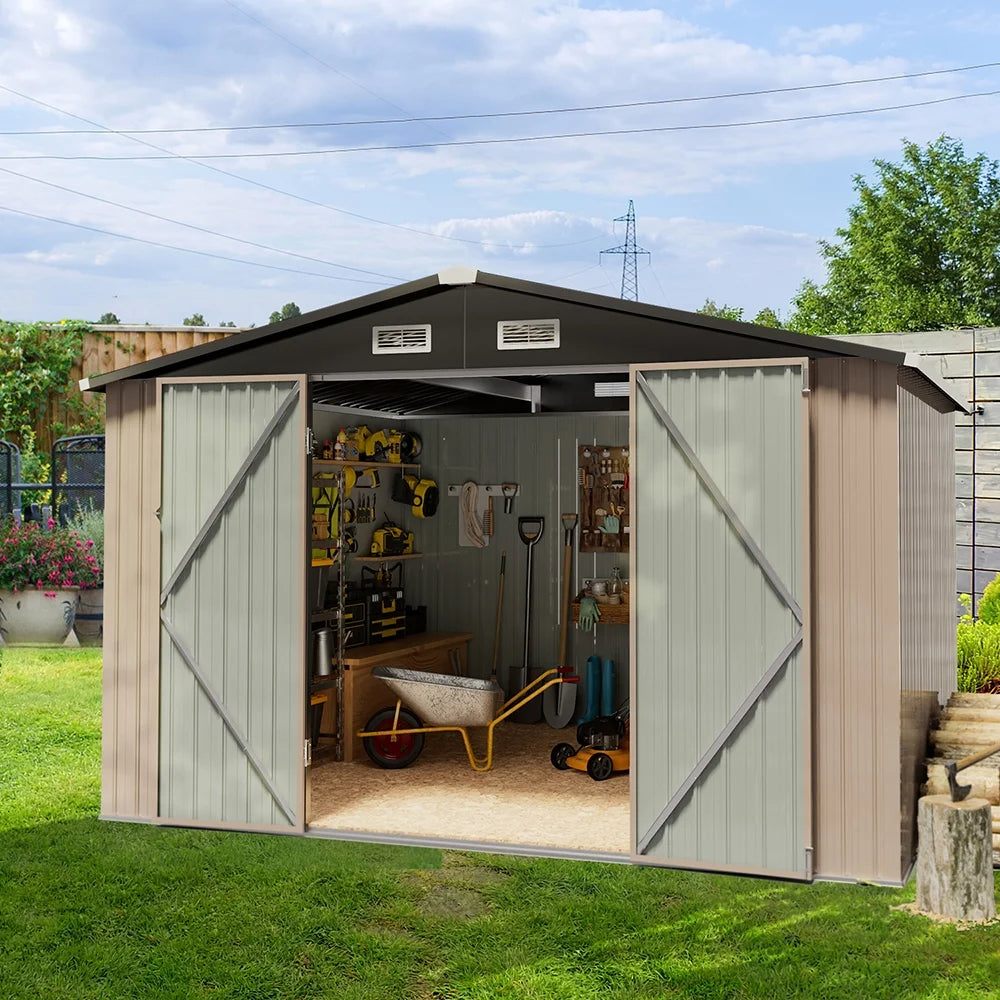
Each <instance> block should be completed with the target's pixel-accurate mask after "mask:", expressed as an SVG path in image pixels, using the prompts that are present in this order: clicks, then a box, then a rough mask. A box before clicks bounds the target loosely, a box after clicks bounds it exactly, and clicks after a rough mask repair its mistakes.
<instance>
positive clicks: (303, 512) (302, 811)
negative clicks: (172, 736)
mask: <svg viewBox="0 0 1000 1000" xmlns="http://www.w3.org/2000/svg"><path fill="white" fill-rule="evenodd" d="M260 382H266V383H275V384H279V385H292V386H293V388H292V391H291V393H290V395H289V396H288V397H287V399H286V401H285V402H284V403H283V404H282V405H281V406H280V407H279V409H278V411H277V412H276V414H275V416H274V418H272V419H271V420H270V421H269V423H268V426H267V427H266V428H265V429H264V431H263V432H262V433H260V434H259V435H258V436H257V439H256V441H255V442H254V444H253V446H252V448H251V451H250V452H249V454H248V455H247V456H246V459H245V461H243V462H242V463H241V466H240V468H239V470H238V471H237V473H236V474H235V475H234V476H232V477H231V478H230V481H229V483H228V485H227V487H226V488H225V489H224V490H223V491H222V492H221V494H220V495H219V497H218V500H217V501H216V503H215V505H214V506H213V509H212V511H211V513H210V514H209V516H208V519H207V520H206V521H205V522H204V523H203V524H202V526H201V528H200V530H199V531H198V533H197V535H196V537H195V539H194V540H193V541H192V543H191V544H190V546H189V547H188V549H187V551H186V552H185V554H184V555H183V556H182V558H181V563H180V564H179V565H178V567H177V568H175V569H174V570H173V571H172V572H171V575H170V578H169V579H168V580H166V581H164V582H162V583H161V585H160V587H159V590H158V597H157V610H158V612H159V614H158V618H157V627H158V631H159V632H160V634H161V641H162V637H169V640H170V642H171V643H172V645H173V648H174V649H175V650H176V651H177V652H178V653H179V655H180V657H181V659H182V660H183V661H184V663H185V664H186V665H187V667H188V669H189V671H190V672H191V674H192V676H193V677H194V679H195V682H196V684H197V686H198V688H199V690H200V691H201V693H202V695H203V696H205V698H207V700H208V702H209V703H210V704H211V706H212V708H213V709H214V711H215V713H216V715H217V716H218V718H219V719H220V720H221V722H222V724H223V727H224V729H225V731H226V732H227V733H228V735H229V736H230V737H231V738H232V739H233V741H234V742H235V743H236V745H237V746H238V747H239V749H240V750H241V751H242V752H243V753H244V755H245V756H246V758H247V762H248V763H249V765H250V767H251V769H252V771H253V772H255V773H256V774H257V776H258V778H259V779H260V780H261V783H262V784H263V785H264V787H265V788H266V789H267V791H268V793H269V794H270V796H271V797H272V799H273V800H274V802H275V804H276V805H277V806H278V810H279V812H280V813H282V814H284V815H285V816H286V817H287V818H288V820H289V822H288V824H287V825H284V824H265V823H252V822H244V821H228V820H216V819H203V818H200V817H196V818H191V817H186V816H184V817H172V816H167V815H164V814H163V811H162V804H161V802H160V796H159V794H158V795H157V817H156V822H157V823H158V824H160V825H164V826H183V827H208V828H212V829H227V830H246V831H253V832H269V833H284V834H303V833H305V830H306V824H307V819H308V816H307V812H308V802H309V769H310V764H311V753H310V751H309V745H308V743H307V732H308V729H307V725H308V724H307V719H306V714H307V700H308V699H307V690H308V679H307V676H306V633H307V631H308V626H307V614H306V592H307V574H308V567H307V563H306V555H307V550H306V541H305V539H306V523H307V521H306V518H307V507H308V498H309V492H308V490H307V478H308V468H309V464H308V461H307V460H308V458H309V456H308V454H307V445H308V434H309V428H310V424H311V418H310V409H309V403H310V396H309V380H308V376H306V375H237V376H229V375H222V376H189V377H178V378H159V379H157V380H156V425H157V427H158V428H159V429H160V433H159V444H160V456H159V461H158V462H157V467H156V474H157V481H156V490H155V494H154V495H155V496H157V497H159V503H160V506H158V507H157V509H156V517H157V520H159V519H160V517H161V512H162V503H163V481H162V476H163V390H164V388H165V387H167V386H172V385H223V384H227V383H228V384H235V385H245V384H248V383H260ZM290 421H291V422H292V423H293V424H294V425H296V427H297V432H295V433H294V438H295V439H297V441H298V442H299V444H298V446H297V447H296V450H295V454H296V455H297V456H298V461H297V466H296V470H295V478H296V479H297V480H298V482H299V503H298V504H297V507H296V509H297V510H298V517H299V522H300V523H299V525H298V531H297V532H296V533H295V534H296V536H297V537H298V539H299V540H300V542H301V544H299V545H297V546H296V547H295V548H294V550H293V552H292V553H290V554H291V556H292V558H293V559H295V558H297V559H298V560H299V563H300V565H299V566H298V572H297V573H296V574H295V575H296V576H297V578H298V580H299V585H298V601H297V603H298V606H299V610H300V612H301V614H300V619H301V620H300V622H299V626H300V627H299V628H298V629H297V630H296V632H295V634H296V637H297V638H296V647H297V648H296V649H295V650H294V652H293V655H292V657H291V658H290V659H291V661H292V663H293V664H294V663H298V664H299V669H297V670H294V672H293V685H294V687H293V695H294V700H295V701H294V703H295V704H296V705H297V706H298V709H297V711H296V713H295V720H296V721H295V726H294V732H293V736H292V739H293V743H294V749H295V753H296V755H297V758H298V759H300V760H301V761H302V770H301V772H299V774H300V780H298V781H296V782H295V790H294V797H286V796H285V795H283V794H282V790H281V789H278V788H276V787H275V785H274V781H273V778H272V776H271V775H270V773H269V772H268V769H267V767H266V766H265V765H264V764H263V762H262V761H260V760H259V758H258V756H257V754H255V753H254V751H253V749H252V746H251V745H250V740H249V737H248V735H247V734H246V733H244V732H243V730H242V727H240V725H239V723H238V721H237V720H235V719H233V718H232V717H231V715H230V714H229V713H228V712H227V711H226V708H225V704H224V700H223V698H222V696H221V695H220V693H219V692H218V691H217V690H216V689H215V687H214V686H213V685H212V684H211V681H210V679H209V678H207V677H206V676H205V674H204V671H203V670H202V669H201V668H200V666H199V664H198V663H197V661H196V660H195V659H194V657H193V655H192V653H191V650H190V649H189V648H188V646H187V645H186V644H185V643H184V640H183V635H182V634H180V632H179V631H178V630H177V628H176V627H175V624H174V623H173V622H171V621H170V620H169V619H168V617H167V616H166V613H165V611H164V604H165V602H166V600H167V597H168V596H169V594H170V592H171V591H172V589H173V588H174V587H175V586H176V584H177V583H178V581H179V579H180V577H181V576H182V572H181V569H182V566H184V565H188V564H189V563H190V562H191V561H193V559H194V558H195V556H196V554H197V552H198V551H199V549H200V548H201V546H202V544H203V543H204V542H205V541H206V540H207V539H208V538H209V537H210V536H211V534H212V525H213V523H214V522H215V521H216V520H217V518H218V517H219V516H220V515H221V513H222V512H223V511H224V510H225V509H226V507H227V506H228V504H229V502H230V501H231V500H232V499H233V498H234V497H235V496H236V495H238V494H239V492H240V489H241V487H242V485H243V484H244V483H245V482H246V481H247V480H248V479H249V478H250V475H251V474H252V470H253V468H254V466H255V465H256V460H257V459H259V458H260V456H261V455H262V454H264V453H265V452H266V451H267V447H268V444H269V443H270V441H271V440H272V439H273V436H274V434H275V433H277V432H278V431H279V430H280V429H281V428H282V427H283V426H285V425H287V424H288V423H289V422H290ZM162 562H163V560H162V555H161V570H160V572H161V577H160V579H161V581H162V573H163V568H162ZM160 648H161V644H160V642H158V643H157V650H158V653H159V650H160ZM160 655H162V654H160ZM157 666H158V673H159V675H160V681H159V685H160V688H159V690H160V697H161V698H162V666H161V664H160V656H159V655H158V657H157ZM161 746H162V744H161ZM161 753H162V751H161V750H160V749H159V748H158V750H157V755H158V758H159V756H160V754H161ZM162 766H163V765H162V761H160V762H159V766H158V773H160V774H161V773H162ZM158 780H159V779H158Z"/></svg>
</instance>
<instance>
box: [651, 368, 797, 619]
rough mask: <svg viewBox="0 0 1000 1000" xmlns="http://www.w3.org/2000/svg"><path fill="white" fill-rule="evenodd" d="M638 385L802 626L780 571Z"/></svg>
mask: <svg viewBox="0 0 1000 1000" xmlns="http://www.w3.org/2000/svg"><path fill="white" fill-rule="evenodd" d="M635 383H636V385H637V386H638V387H639V389H640V390H641V391H642V394H643V396H645V397H646V401H647V402H648V403H649V405H650V406H651V407H652V409H653V413H655V414H656V417H657V419H658V420H659V421H660V423H661V424H663V426H664V427H665V428H666V429H667V432H668V433H669V434H670V436H671V437H672V438H673V440H674V444H676V445H677V447H678V448H679V449H680V451H681V454H683V455H684V457H685V458H686V459H687V461H688V464H689V465H690V466H691V468H693V469H694V471H695V475H697V476H698V478H699V479H700V480H701V482H702V485H703V486H704V487H705V489H706V490H708V492H709V493H710V494H711V495H712V499H713V500H715V502H716V504H718V506H719V508H720V510H721V511H722V513H723V514H724V515H725V516H726V519H727V520H728V521H729V523H730V524H731V525H732V526H733V530H734V531H735V532H736V534H737V535H739V537H740V540H741V541H742V542H743V545H744V546H745V547H746V550H747V551H748V552H749V553H750V556H751V557H752V558H753V559H754V561H755V562H756V563H757V564H758V565H759V566H760V568H761V569H762V570H763V572H764V575H765V576H766V577H767V579H768V582H769V583H770V584H771V586H772V587H773V588H774V590H775V592H776V593H777V595H778V596H779V597H780V598H781V599H782V600H783V601H784V602H785V604H787V605H788V609H789V610H790V611H791V612H792V614H793V615H795V618H796V620H797V621H798V623H799V624H800V625H801V624H802V608H801V606H800V605H799V602H798V601H796V600H795V598H794V597H793V596H792V594H791V591H789V589H788V588H787V587H786V586H785V584H784V581H783V580H782V579H781V577H780V576H779V575H778V571H777V570H776V569H775V568H774V567H773V566H772V565H771V563H770V562H769V561H768V558H767V556H765V555H764V553H763V551H762V550H761V548H760V546H759V545H758V544H757V543H756V541H754V537H753V535H751V534H750V531H749V529H748V528H747V527H746V525H745V524H744V523H743V522H742V521H741V520H740V518H739V515H738V514H737V513H736V511H735V510H733V507H732V505H731V504H730V503H729V501H728V500H727V499H726V496H725V494H724V493H723V492H722V490H721V489H720V488H719V486H718V484H717V483H716V482H715V480H714V479H713V478H712V477H711V476H710V475H709V472H708V470H707V469H706V468H705V466H704V465H702V463H701V460H700V459H699V458H698V456H697V455H696V454H695V451H694V449H693V448H692V447H691V445H690V444H689V443H688V441H687V439H686V438H685V437H684V435H683V434H682V433H681V431H680V428H679V427H678V426H677V424H676V423H674V420H673V418H672V417H671V416H670V414H669V413H667V411H666V408H665V407H664V405H663V404H662V403H661V402H660V400H659V399H657V397H656V394H655V393H654V392H653V390H652V389H651V388H650V386H649V383H648V382H647V381H646V379H645V378H644V377H643V375H642V373H641V372H636V375H635Z"/></svg>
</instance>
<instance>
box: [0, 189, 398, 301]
mask: <svg viewBox="0 0 1000 1000" xmlns="http://www.w3.org/2000/svg"><path fill="white" fill-rule="evenodd" d="M0 212H10V213H11V214H13V215H23V216H26V217H27V218H29V219H40V220H41V221H42V222H54V223H56V224H57V225H60V226H72V227H73V228H74V229H84V230H86V231H87V232H88V233H100V234H101V235H102V236H114V237H115V239H119V240H128V241H129V242H130V243H145V244H146V245H147V246H151V247H159V248H160V249H161V250H176V251H178V252H180V253H192V254H196V255H197V256H199V257H211V258H213V259H214V260H224V261H228V262H229V263H231V264H247V265H249V266H250V267H266V268H268V269H269V270H271V271H287V272H288V273H289V274H305V275H308V276H309V277H311V278H329V279H330V280H332V281H353V282H355V283H357V284H361V285H378V286H379V287H380V288H385V287H386V283H385V282H384V281H370V280H368V279H367V278H346V277H344V276H343V275H340V274H320V273H318V272H317V271H302V270H300V269H299V268H295V267H282V266H281V265H280V264H262V263H261V262H260V261H256V260H241V259H240V258H239V257H227V256H226V255H225V254H221V253H211V252H210V251H208V250H193V249H191V247H179V246H175V245H174V244H172V243H159V242H157V241H156V240H147V239H143V238H142V237H141V236H126V235H125V234H124V233H114V232H112V231H111V230H110V229H99V228H98V227H97V226H86V225H84V224H83V223H80V222H70V221H68V220H67V219H56V218H53V217H52V216H50V215H38V214H37V213H35V212H25V211H24V210H23V209H20V208H11V206H10V205H0Z"/></svg>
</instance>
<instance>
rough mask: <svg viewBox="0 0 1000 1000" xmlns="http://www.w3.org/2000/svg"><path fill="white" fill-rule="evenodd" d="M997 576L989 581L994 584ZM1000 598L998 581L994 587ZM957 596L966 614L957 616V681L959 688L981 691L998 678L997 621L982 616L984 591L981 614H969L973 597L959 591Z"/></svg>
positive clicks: (999, 629) (999, 643)
mask: <svg viewBox="0 0 1000 1000" xmlns="http://www.w3.org/2000/svg"><path fill="white" fill-rule="evenodd" d="M998 580H1000V574H998V575H997V579H996V580H994V581H993V582H992V583H990V584H989V586H988V587H987V591H988V590H989V588H990V587H994V585H995V584H997V583H998ZM994 592H995V593H996V594H997V599H998V600H1000V585H998V586H997V587H996V588H995V591H994ZM959 600H960V601H961V602H962V604H963V606H964V607H965V614H964V615H962V617H961V618H960V619H959V620H958V629H957V652H958V659H957V685H958V690H959V691H981V690H982V689H983V688H987V687H990V686H991V685H992V684H993V683H994V682H998V681H1000V622H998V621H996V620H994V621H987V620H986V619H985V618H984V617H983V616H982V608H983V603H984V602H985V601H986V592H984V593H983V600H982V601H980V604H979V609H980V617H979V618H978V619H976V618H973V617H972V598H971V597H969V595H968V594H962V595H961V597H960V598H959Z"/></svg>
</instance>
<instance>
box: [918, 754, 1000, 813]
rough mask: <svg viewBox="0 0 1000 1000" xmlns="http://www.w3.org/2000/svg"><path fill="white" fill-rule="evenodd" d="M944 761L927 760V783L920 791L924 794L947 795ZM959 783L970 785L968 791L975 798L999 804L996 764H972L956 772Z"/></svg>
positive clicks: (998, 780) (999, 787)
mask: <svg viewBox="0 0 1000 1000" xmlns="http://www.w3.org/2000/svg"><path fill="white" fill-rule="evenodd" d="M944 768H945V763H944V762H943V761H942V762H939V761H935V760H928V761H927V784H925V785H924V786H923V787H922V789H921V791H922V792H923V794H924V795H948V794H949V793H950V790H949V788H948V775H947V774H946V773H945V769H944ZM958 780H959V783H960V784H963V785H972V792H971V793H970V794H971V795H972V796H974V797H975V798H977V799H986V801H987V802H989V803H991V804H992V805H1000V768H998V767H997V766H996V765H992V766H991V765H989V764H973V765H972V766H971V767H967V768H966V769H965V770H964V771H959V772H958Z"/></svg>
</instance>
